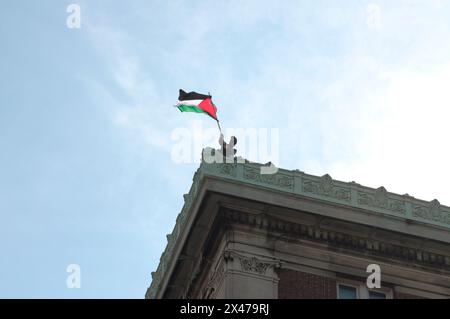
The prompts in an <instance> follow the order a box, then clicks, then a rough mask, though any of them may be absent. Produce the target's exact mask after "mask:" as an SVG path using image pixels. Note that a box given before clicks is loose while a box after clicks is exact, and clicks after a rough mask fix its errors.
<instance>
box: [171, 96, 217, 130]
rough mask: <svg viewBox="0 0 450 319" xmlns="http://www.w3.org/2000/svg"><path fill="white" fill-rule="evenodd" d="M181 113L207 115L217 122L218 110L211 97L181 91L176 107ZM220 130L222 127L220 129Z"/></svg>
mask: <svg viewBox="0 0 450 319" xmlns="http://www.w3.org/2000/svg"><path fill="white" fill-rule="evenodd" d="M175 106H176V107H178V109H179V110H180V111H181V112H196V113H205V114H208V115H209V116H211V117H212V118H213V119H215V120H216V121H217V122H219V120H218V119H217V114H216V112H217V108H216V106H215V105H214V103H213V102H212V100H211V95H205V94H200V93H197V92H189V93H186V92H185V91H183V90H181V89H180V95H179V96H178V103H177V104H176V105H175ZM219 128H220V127H219Z"/></svg>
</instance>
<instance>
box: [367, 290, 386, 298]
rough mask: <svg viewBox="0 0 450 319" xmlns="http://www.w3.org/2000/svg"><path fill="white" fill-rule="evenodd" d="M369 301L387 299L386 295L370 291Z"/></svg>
mask: <svg viewBox="0 0 450 319" xmlns="http://www.w3.org/2000/svg"><path fill="white" fill-rule="evenodd" d="M369 299H386V294H385V293H383V292H377V291H372V290H370V291H369Z"/></svg>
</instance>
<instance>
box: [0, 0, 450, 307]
mask: <svg viewBox="0 0 450 319" xmlns="http://www.w3.org/2000/svg"><path fill="white" fill-rule="evenodd" d="M71 3H76V4H78V5H80V8H81V28H80V29H69V28H67V26H66V19H67V17H68V15H69V14H68V13H67V12H66V8H67V6H68V5H69V4H71ZM448 21H450V2H449V1H432V0H423V1H421V0H408V1H406V0H403V1H400V0H399V1H362V0H361V1H356V0H355V1H345V2H344V1H317V0H315V1H283V2H282V4H281V2H279V1H153V0H152V1H137V0H136V1H132V2H131V3H128V2H124V1H120V2H119V1H106V0H105V1H100V0H97V1H49V0H48V1H42V0H40V1H23V0H15V1H11V0H10V1H6V2H3V4H2V10H1V11H0V39H1V42H0V49H1V58H0V251H1V256H0V297H3V298H5V297H6V298H10V297H24V298H34V297H41V298H48V297H60V298H80V297H82V298H142V297H143V296H144V294H145V291H146V288H147V287H148V285H149V283H150V281H151V276H150V273H151V272H152V271H154V270H155V269H156V267H157V265H158V262H159V257H160V254H161V252H162V251H163V249H164V247H165V244H166V237H165V236H166V234H168V233H170V232H171V230H172V228H173V226H174V222H175V218H176V216H177V214H178V213H179V211H180V210H181V207H182V205H183V196H182V195H183V194H184V193H186V192H187V191H188V190H189V187H190V185H191V182H192V176H193V173H194V171H195V170H196V168H197V166H198V163H190V164H178V163H175V162H174V161H173V160H172V158H171V150H172V148H173V145H174V141H173V140H172V138H171V134H172V132H173V131H174V130H176V129H177V128H187V129H192V127H193V126H194V125H197V124H200V125H202V126H203V127H204V128H214V127H215V123H214V122H213V121H211V120H210V119H209V118H207V117H205V116H201V115H198V114H187V113H183V114H182V113H179V112H178V111H177V110H176V109H174V108H173V107H172V105H173V104H174V103H175V102H176V99H177V97H178V89H179V88H184V89H186V90H195V91H198V92H201V93H206V92H211V93H212V95H213V96H214V100H215V103H216V105H217V106H218V109H219V111H218V115H219V118H220V119H221V123H222V126H223V127H224V128H227V127H231V128H277V129H279V137H280V140H279V156H278V157H279V162H278V163H275V164H277V165H278V166H281V167H283V168H288V169H294V168H298V169H301V170H303V171H306V172H308V173H312V174H317V175H323V174H325V173H329V174H330V175H331V176H332V177H333V178H336V179H340V180H343V181H357V182H359V183H362V184H365V185H368V186H372V187H379V186H381V185H383V186H385V187H386V188H387V190H388V191H393V192H397V193H400V194H404V193H409V194H410V195H413V196H415V197H418V198H422V199H425V200H432V199H434V198H437V199H438V200H440V202H441V203H443V204H450V195H449V193H448V186H447V181H448V180H449V179H450V170H449V169H448V163H449V162H450V151H449V149H448V145H449V138H450V128H449V125H448V123H449V116H450V111H449V109H450V90H449V89H448V83H450V41H448V39H450V23H449V22H448ZM203 146H208V145H203ZM209 146H215V145H209ZM238 150H239V147H238ZM193 156H194V157H195V155H193ZM198 157H199V154H198ZM250 159H252V160H258V159H257V158H256V159H254V158H250ZM69 264H79V265H80V267H81V288H79V289H68V288H67V286H66V278H67V276H68V273H67V272H66V267H67V266H68V265H69Z"/></svg>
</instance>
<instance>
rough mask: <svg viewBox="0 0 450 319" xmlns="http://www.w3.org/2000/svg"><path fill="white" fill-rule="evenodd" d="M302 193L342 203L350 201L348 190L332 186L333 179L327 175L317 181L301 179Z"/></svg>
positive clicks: (347, 188)
mask: <svg viewBox="0 0 450 319" xmlns="http://www.w3.org/2000/svg"><path fill="white" fill-rule="evenodd" d="M303 191H304V192H305V193H311V194H315V195H319V196H325V197H331V198H335V199H338V200H341V201H344V202H350V201H351V193H350V188H349V187H341V186H336V185H334V182H333V179H332V178H331V176H330V175H328V174H325V175H323V176H322V177H321V178H320V179H319V180H313V179H309V178H306V177H305V178H304V179H303Z"/></svg>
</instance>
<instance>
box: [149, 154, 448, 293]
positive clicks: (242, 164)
mask: <svg viewBox="0 0 450 319" xmlns="http://www.w3.org/2000/svg"><path fill="white" fill-rule="evenodd" d="M261 167H263V165H262V164H257V163H250V162H248V161H246V160H243V159H242V158H237V159H236V158H235V162H234V163H224V164H217V163H213V164H207V163H205V162H202V163H201V165H200V167H199V169H198V170H197V172H196V173H195V174H194V177H193V183H192V186H191V189H190V191H189V193H188V194H185V195H184V206H183V208H182V210H181V212H180V214H179V215H178V217H177V221H176V224H175V227H174V229H173V231H172V233H171V234H170V235H168V236H167V246H166V249H165V250H164V252H163V254H162V255H161V258H160V263H159V265H158V268H157V270H156V271H155V272H153V273H152V283H151V285H150V287H149V288H148V290H147V293H146V298H155V297H156V294H157V292H158V290H159V287H160V284H161V281H162V280H163V278H164V276H165V275H166V269H167V267H168V263H169V261H170V260H171V258H172V257H173V251H174V247H175V245H176V244H177V243H178V242H179V236H180V234H181V233H182V231H183V230H184V229H185V226H186V219H187V217H188V216H189V213H190V211H191V210H192V206H193V204H194V202H195V198H196V196H197V194H198V188H199V186H200V182H201V180H202V179H203V178H204V177H207V176H212V177H218V178H224V179H228V180H232V181H236V182H241V183H246V184H249V185H255V186H259V187H263V188H267V189H271V190H274V191H280V192H285V193H288V194H294V195H300V196H303V197H309V198H312V199H317V200H321V201H324V202H328V203H331V204H338V205H346V206H349V207H356V208H360V209H364V210H366V211H368V212H371V211H372V212H376V213H381V214H384V215H387V216H395V217H398V218H403V219H405V221H408V220H409V221H416V222H421V223H425V224H428V225H430V226H431V227H432V226H440V227H444V228H447V229H449V231H450V207H447V206H443V205H441V204H439V202H438V201H437V200H434V201H431V202H426V201H422V200H419V199H415V198H413V197H411V196H409V195H398V194H394V193H389V192H387V191H386V189H385V188H384V187H380V188H378V189H373V188H369V187H364V186H361V185H359V184H357V183H354V182H350V183H345V182H341V181H337V180H333V179H332V178H331V176H329V175H328V174H326V175H324V176H322V177H319V176H314V175H309V174H305V173H303V172H301V171H299V170H293V171H290V170H284V169H278V171H277V173H275V174H261V173H260V171H261ZM365 245H366V247H372V246H371V244H370V243H365ZM374 245H376V244H375V243H374ZM376 247H380V246H376ZM385 247H388V246H386V245H385ZM389 247H390V246H389ZM367 249H369V248H367ZM374 249H375V248H374ZM379 249H382V250H383V249H384V250H385V249H387V248H379ZM425 256H426V255H425ZM423 258H427V257H423ZM430 258H431V257H430Z"/></svg>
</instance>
